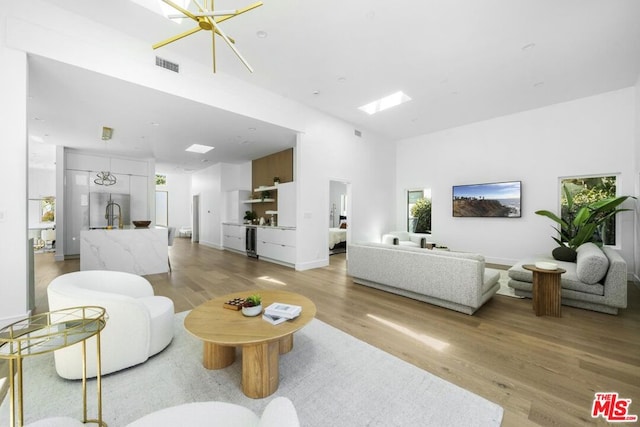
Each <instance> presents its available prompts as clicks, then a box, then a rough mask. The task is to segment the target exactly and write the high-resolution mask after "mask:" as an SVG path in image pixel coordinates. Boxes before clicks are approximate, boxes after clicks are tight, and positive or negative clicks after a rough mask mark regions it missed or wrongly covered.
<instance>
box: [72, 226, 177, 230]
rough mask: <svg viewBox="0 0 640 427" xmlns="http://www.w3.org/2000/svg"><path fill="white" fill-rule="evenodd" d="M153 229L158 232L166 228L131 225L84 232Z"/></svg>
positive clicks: (97, 228) (96, 228) (98, 228)
mask: <svg viewBox="0 0 640 427" xmlns="http://www.w3.org/2000/svg"><path fill="white" fill-rule="evenodd" d="M154 229H160V230H166V229H167V227H158V226H155V227H134V226H133V225H125V226H123V227H122V228H118V226H115V227H113V228H107V227H95V228H87V229H85V230H84V231H103V230H104V231H123V230H154Z"/></svg>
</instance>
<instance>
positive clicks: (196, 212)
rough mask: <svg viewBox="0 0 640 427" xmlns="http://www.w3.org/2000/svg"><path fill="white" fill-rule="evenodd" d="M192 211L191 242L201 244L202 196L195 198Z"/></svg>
mask: <svg viewBox="0 0 640 427" xmlns="http://www.w3.org/2000/svg"><path fill="white" fill-rule="evenodd" d="M191 209H192V213H191V215H192V217H191V222H192V230H191V242H192V243H199V242H200V195H199V194H198V195H195V196H193V203H192V206H191Z"/></svg>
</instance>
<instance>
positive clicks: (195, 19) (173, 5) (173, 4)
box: [162, 0, 198, 21]
mask: <svg viewBox="0 0 640 427" xmlns="http://www.w3.org/2000/svg"><path fill="white" fill-rule="evenodd" d="M162 1H163V2H165V3H166V4H168V5H169V6H171V7H172V8H174V9H175V10H178V11H180V12H181V13H184V14H185V15H187V16H188V17H189V18H191V19H193V20H194V21H197V20H198V18H196V16H195V15H194V14H193V13H191V12H189V11H188V10H187V9H185V8H183V7H181V6H180V5H177V4H175V3H174V2H172V1H171V0H162Z"/></svg>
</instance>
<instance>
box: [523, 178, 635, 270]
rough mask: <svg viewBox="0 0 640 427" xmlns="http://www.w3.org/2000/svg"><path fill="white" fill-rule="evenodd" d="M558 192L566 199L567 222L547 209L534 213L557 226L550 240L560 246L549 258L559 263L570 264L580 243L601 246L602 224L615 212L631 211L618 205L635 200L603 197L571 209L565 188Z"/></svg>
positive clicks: (572, 206)
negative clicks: (554, 235) (555, 235)
mask: <svg viewBox="0 0 640 427" xmlns="http://www.w3.org/2000/svg"><path fill="white" fill-rule="evenodd" d="M562 191H563V192H564V195H565V198H566V199H567V216H568V221H565V220H564V219H562V218H560V217H558V216H557V215H556V214H554V213H553V212H550V211H547V210H539V211H536V212H535V213H536V214H538V215H542V216H546V217H547V218H549V219H551V220H552V221H554V222H556V223H557V224H558V226H557V227H553V228H554V229H555V230H556V231H557V232H558V234H559V235H560V238H557V237H553V236H552V237H551V238H552V239H553V240H555V241H556V243H558V245H560V246H558V247H557V248H555V249H554V250H553V252H552V255H553V257H554V258H555V259H557V260H559V261H569V262H574V261H575V260H576V257H577V254H576V249H577V248H578V246H580V245H582V244H583V243H586V242H593V243H595V244H597V245H598V246H602V239H600V236H601V235H602V233H603V228H604V224H605V222H606V221H607V220H608V219H609V218H611V217H613V216H615V215H616V214H618V213H619V212H624V211H629V210H631V209H618V206H619V205H620V204H622V203H623V202H624V201H625V200H627V199H629V198H632V199H635V197H633V196H618V197H607V198H604V199H600V200H598V201H596V202H592V203H588V204H586V205H583V206H580V207H578V206H575V204H574V200H573V196H572V195H571V192H570V191H569V189H568V188H567V186H566V185H563V186H562Z"/></svg>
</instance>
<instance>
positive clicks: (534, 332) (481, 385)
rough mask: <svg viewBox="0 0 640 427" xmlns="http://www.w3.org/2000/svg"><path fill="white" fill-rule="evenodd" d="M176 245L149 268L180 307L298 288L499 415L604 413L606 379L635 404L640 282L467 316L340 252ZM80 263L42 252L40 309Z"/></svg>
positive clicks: (547, 420)
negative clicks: (567, 300) (370, 283)
mask: <svg viewBox="0 0 640 427" xmlns="http://www.w3.org/2000/svg"><path fill="white" fill-rule="evenodd" d="M170 254H171V265H172V267H173V273H171V274H157V275H152V276H147V278H148V279H149V280H150V281H151V283H152V284H153V286H154V289H155V292H156V294H159V295H166V296H168V297H169V298H171V299H172V300H173V301H174V303H175V307H176V311H177V312H179V311H184V310H189V309H191V308H193V307H195V306H197V305H199V304H200V303H202V302H204V301H207V300H208V299H210V298H213V297H216V296H220V295H224V294H226V293H230V292H237V291H245V290H246V291H249V290H252V289H286V290H290V291H294V292H298V293H301V294H303V295H305V296H307V297H308V298H310V299H311V300H313V301H314V302H315V303H316V306H317V309H318V313H317V318H319V319H320V320H322V321H324V322H326V323H328V324H330V325H332V326H334V327H336V328H338V329H341V330H343V331H345V332H347V333H349V334H351V335H352V336H354V337H356V338H359V339H361V340H364V341H366V342H368V343H370V344H372V345H374V346H376V347H379V348H381V349H382V350H384V351H387V352H389V353H391V354H393V355H395V356H397V357H399V358H401V359H404V360H406V361H407V362H409V363H412V364H414V365H416V366H418V367H420V368H422V369H425V370H427V371H429V372H431V373H432V374H435V375H437V376H439V377H441V378H443V379H445V380H447V381H450V382H452V383H454V384H457V385H458V386H460V387H463V388H465V389H467V390H470V391H472V392H474V393H477V394H479V395H481V396H483V397H485V398H486V399H488V400H491V401H493V402H495V403H497V404H499V405H501V406H502V407H503V408H504V410H505V413H504V419H503V426H563V427H564V426H584V425H605V424H606V423H605V422H604V421H603V420H602V418H599V419H597V420H594V419H592V418H591V405H592V402H593V398H594V393H595V392H607V391H615V392H618V393H619V395H620V397H621V398H630V399H632V404H631V413H632V414H637V415H640V291H639V290H638V288H636V286H635V285H633V284H631V283H630V284H629V306H628V308H627V309H626V310H622V312H621V313H620V315H618V316H611V315H607V314H601V313H596V312H592V311H588V310H582V309H577V308H571V307H565V306H563V307H562V317H561V318H553V317H536V316H535V315H534V314H533V311H532V308H531V300H529V299H515V298H509V297H506V296H501V295H496V296H495V297H493V298H492V299H491V300H490V301H489V302H488V303H487V304H486V305H485V306H484V307H482V308H481V309H480V310H479V311H478V312H476V314H474V315H473V316H468V315H466V314H461V313H457V312H455V311H451V310H447V309H444V308H439V307H436V306H433V305H429V304H426V303H422V302H418V301H414V300H411V299H408V298H404V297H400V296H396V295H392V294H389V293H386V292H382V291H378V290H375V289H370V288H367V287H364V286H360V285H355V284H354V283H353V282H352V281H351V280H350V278H349V277H347V275H346V262H345V255H344V254H341V255H334V256H331V257H330V260H331V265H330V266H328V267H326V268H321V269H315V270H309V271H304V272H299V271H295V270H293V269H290V268H286V267H281V266H279V265H276V264H272V263H269V262H265V261H259V260H258V261H256V260H254V259H250V258H247V257H246V256H242V255H239V254H235V253H232V252H228V251H220V250H216V249H211V248H207V247H204V246H200V245H197V244H191V242H190V241H189V240H187V239H176V241H175V243H174V246H173V247H172V248H171V250H170ZM77 269H78V261H77V260H71V261H65V262H54V261H53V256H52V255H51V254H43V255H41V256H40V255H39V256H37V257H36V270H37V273H36V280H37V310H38V311H46V309H47V305H46V292H45V289H46V285H47V284H48V283H49V282H50V281H51V279H53V278H54V277H56V276H57V275H59V274H63V273H66V272H69V271H75V270H77ZM363 375H375V372H368V373H363ZM380 386H381V387H384V384H381V385H380ZM362 398H363V399H366V396H362ZM390 404H392V403H390Z"/></svg>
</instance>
